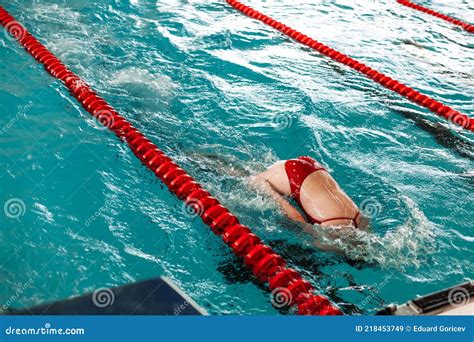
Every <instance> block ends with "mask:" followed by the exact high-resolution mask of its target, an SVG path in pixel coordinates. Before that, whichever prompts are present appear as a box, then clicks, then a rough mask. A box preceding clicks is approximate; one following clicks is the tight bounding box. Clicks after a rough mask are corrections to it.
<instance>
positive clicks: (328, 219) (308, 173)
mask: <svg viewBox="0 0 474 342" xmlns="http://www.w3.org/2000/svg"><path fill="white" fill-rule="evenodd" d="M251 183H252V184H253V185H254V186H256V187H257V188H259V189H261V190H263V191H265V192H266V193H268V194H269V195H270V196H271V197H272V198H273V199H274V200H275V201H276V202H277V204H278V205H279V207H280V208H281V209H282V210H283V212H284V213H285V214H286V215H287V216H288V217H289V218H290V219H292V220H295V221H298V222H302V223H310V224H315V223H316V224H319V225H321V226H323V227H327V226H331V227H333V226H345V227H353V228H358V229H365V228H367V226H368V219H367V218H365V217H363V216H362V215H361V212H360V210H359V208H358V207H357V205H356V204H355V203H354V202H353V201H352V200H351V199H350V198H349V196H347V195H346V193H345V192H344V191H343V190H342V189H341V188H340V187H339V185H338V184H337V183H336V181H335V180H334V178H332V177H331V175H330V174H329V172H328V171H327V170H326V169H325V168H324V167H322V166H321V165H320V164H319V163H318V162H317V161H316V160H314V159H313V158H310V157H299V158H296V159H290V160H286V161H279V162H277V163H275V164H273V165H272V166H270V167H269V168H268V169H267V170H266V171H264V172H262V173H260V174H258V175H256V176H253V177H252V178H251ZM285 197H286V198H285ZM288 197H289V198H292V199H294V200H295V201H296V203H297V204H298V206H299V208H300V209H301V212H300V211H299V210H298V209H297V208H296V207H295V206H293V205H292V204H290V202H289V201H288V200H287V198H288Z"/></svg>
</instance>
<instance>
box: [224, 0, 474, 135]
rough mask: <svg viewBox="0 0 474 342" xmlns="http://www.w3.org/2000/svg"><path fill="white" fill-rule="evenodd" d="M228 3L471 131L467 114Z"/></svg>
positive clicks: (473, 126) (473, 121) (248, 9)
mask: <svg viewBox="0 0 474 342" xmlns="http://www.w3.org/2000/svg"><path fill="white" fill-rule="evenodd" d="M226 1H227V3H228V4H229V5H231V6H232V7H234V8H235V9H237V10H239V11H240V12H242V13H244V14H245V15H247V16H249V17H251V18H253V19H257V20H260V21H261V22H263V23H265V24H267V25H269V26H271V27H273V28H275V29H277V30H278V31H280V32H282V33H284V34H285V35H287V36H289V37H290V38H293V39H294V40H296V41H298V42H300V43H301V44H304V45H306V46H308V47H310V48H312V49H314V50H316V51H318V52H320V53H322V54H323V55H326V56H328V57H330V58H332V59H333V60H335V61H337V62H339V63H342V64H344V65H347V66H348V67H350V68H352V69H354V70H357V71H358V72H360V73H361V74H363V75H365V76H367V77H368V78H370V79H372V80H373V81H375V82H377V83H379V84H381V85H383V86H384V87H385V88H387V89H390V90H392V91H394V92H396V93H398V94H400V95H402V96H404V97H406V98H408V99H409V100H411V101H413V102H415V103H417V104H418V105H420V106H423V107H425V108H427V109H429V110H431V111H432V112H433V113H435V114H438V115H439V116H441V117H443V118H445V119H447V120H449V121H451V122H453V123H455V124H456V125H458V126H461V127H463V128H465V129H467V130H470V131H474V119H472V118H469V117H468V116H467V115H465V114H462V113H460V112H458V111H456V110H454V109H452V108H451V107H449V106H446V105H444V104H442V103H441V102H438V101H436V100H435V99H433V98H431V97H429V96H427V95H424V94H422V93H420V92H419V91H417V90H415V89H413V88H410V87H408V86H406V85H405V84H403V83H400V82H398V81H397V80H394V79H392V78H390V77H388V76H387V75H385V74H383V73H381V72H378V71H377V70H374V69H372V68H370V67H368V66H367V65H365V64H363V63H361V62H359V61H356V60H355V59H353V58H351V57H349V56H347V55H345V54H343V53H341V52H339V51H336V50H334V49H332V48H330V47H329V46H327V45H324V44H323V43H320V42H318V41H317V40H315V39H312V38H310V37H308V36H307V35H305V34H303V33H301V32H298V31H296V30H294V29H292V28H291V27H288V26H286V25H284V24H283V23H281V22H279V21H276V20H275V19H273V18H271V17H269V16H267V15H265V14H263V13H260V12H258V11H256V10H254V9H253V8H251V7H249V6H246V5H244V4H243V3H241V2H239V1H237V0H226Z"/></svg>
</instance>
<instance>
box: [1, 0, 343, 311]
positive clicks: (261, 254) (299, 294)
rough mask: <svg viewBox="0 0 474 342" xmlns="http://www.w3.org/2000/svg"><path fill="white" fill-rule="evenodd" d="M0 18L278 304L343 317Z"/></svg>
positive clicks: (37, 44)
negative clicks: (189, 209) (208, 229)
mask: <svg viewBox="0 0 474 342" xmlns="http://www.w3.org/2000/svg"><path fill="white" fill-rule="evenodd" d="M0 22H1V24H2V25H3V26H4V27H5V28H6V29H7V30H8V32H9V33H10V34H11V35H12V36H13V37H15V38H16V40H18V41H19V42H20V43H21V44H22V45H23V47H24V48H25V49H26V51H28V52H29V53H30V54H31V55H32V56H33V57H34V58H35V59H36V60H37V61H38V62H40V63H42V64H43V65H44V67H45V68H46V70H47V71H48V72H49V73H50V74H51V75H52V76H53V77H56V78H57V79H59V80H61V81H62V82H63V83H64V84H65V85H66V87H67V88H68V89H69V90H70V91H71V94H72V95H73V96H74V97H75V98H76V99H77V100H78V101H79V102H80V103H81V105H82V106H83V107H84V108H85V109H86V110H87V111H88V112H89V113H90V114H92V115H93V116H94V117H95V118H97V119H98V120H99V122H100V123H102V124H103V125H104V126H106V127H108V128H109V129H110V130H111V131H112V132H114V133H115V134H116V135H117V136H118V137H119V138H120V139H122V140H124V141H126V142H127V144H128V146H129V147H130V149H131V150H132V152H133V153H134V154H135V155H136V156H137V157H138V159H140V161H141V162H142V163H143V164H144V165H145V166H146V167H148V168H149V169H150V170H151V171H153V172H154V173H155V175H156V176H157V177H159V178H160V179H161V180H162V182H163V183H164V184H166V186H167V187H168V188H169V190H170V191H171V192H172V193H173V194H175V195H176V196H177V197H178V198H180V199H181V200H183V201H184V202H185V203H186V204H187V205H188V206H189V207H191V208H192V210H193V211H194V212H195V213H196V215H199V216H200V217H201V218H202V220H203V221H204V223H205V224H206V225H208V226H209V227H210V228H211V229H212V230H213V231H214V233H216V234H217V235H219V236H220V237H221V238H222V239H223V241H224V242H225V243H226V244H227V245H228V246H229V247H230V248H231V249H232V251H233V252H234V253H235V254H236V255H238V256H239V257H241V258H242V259H243V262H244V264H245V265H246V266H247V267H248V268H249V269H250V270H251V271H252V272H253V274H254V275H255V276H256V278H257V279H258V280H260V281H261V282H263V283H266V284H268V288H269V289H270V290H271V291H272V295H273V300H272V302H273V303H274V305H275V306H276V307H283V306H290V307H296V308H297V310H298V314H300V315H342V312H341V311H340V310H339V309H338V308H337V307H336V306H335V305H334V304H332V303H331V302H329V300H328V299H327V298H326V297H324V296H321V295H316V294H314V288H313V286H312V285H311V284H310V283H309V282H308V281H306V280H304V279H303V278H302V277H301V275H300V274H299V273H298V272H297V271H295V270H293V269H291V268H288V267H286V263H285V261H284V260H283V258H282V257H281V256H279V255H278V254H277V253H275V252H274V251H273V250H272V249H271V248H270V247H269V246H266V245H264V244H263V242H262V241H261V240H260V239H259V238H258V237H257V236H256V235H255V234H253V233H252V232H251V230H250V228H248V227H246V226H244V225H242V224H240V223H239V220H238V219H237V217H235V216H234V215H233V214H232V213H231V212H230V211H229V210H228V209H226V208H225V207H224V206H223V205H222V204H221V203H220V202H219V201H218V200H217V199H216V198H214V197H212V196H211V194H210V193H209V192H207V191H206V190H204V189H203V187H202V186H201V185H200V184H198V183H197V182H196V181H195V180H194V179H193V178H192V177H191V176H190V175H188V174H187V173H186V172H185V171H184V170H183V169H182V168H180V167H179V165H178V164H176V163H175V162H173V161H172V160H171V159H170V158H169V157H168V156H166V155H165V154H164V153H163V151H161V150H160V149H159V148H158V147H157V146H156V145H155V144H153V143H152V142H151V141H150V140H148V139H147V138H146V137H145V136H144V135H143V134H142V133H141V132H140V131H139V130H138V129H136V128H135V127H133V126H132V124H131V123H129V122H128V121H127V120H126V119H125V118H123V117H122V116H121V115H120V114H119V113H117V112H116V111H115V110H114V108H112V106H110V105H109V104H108V103H107V101H105V100H104V99H103V98H101V97H100V96H98V95H97V94H96V93H95V92H94V91H93V90H92V88H91V87H90V86H89V85H87V84H86V83H85V82H84V81H83V80H82V79H81V78H80V77H79V76H77V75H76V74H75V73H73V72H72V71H71V70H69V69H68V68H67V67H66V66H65V65H64V64H63V63H62V62H61V61H60V60H59V59H58V58H56V57H55V56H54V55H53V54H52V53H51V52H50V51H49V50H48V49H47V48H46V47H45V46H44V45H43V44H41V43H40V42H39V41H38V40H37V39H36V38H35V37H33V36H32V35H31V34H30V33H29V32H28V31H27V30H26V29H25V28H24V27H23V26H22V25H21V24H20V23H19V22H18V21H16V20H15V19H14V18H13V17H12V16H11V15H10V14H9V13H8V12H7V11H6V10H5V9H4V8H3V7H1V6H0ZM280 304H281V305H280Z"/></svg>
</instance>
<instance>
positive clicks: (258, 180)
mask: <svg viewBox="0 0 474 342" xmlns="http://www.w3.org/2000/svg"><path fill="white" fill-rule="evenodd" d="M251 182H252V184H253V185H255V186H256V187H258V188H260V189H262V190H263V191H265V192H266V193H268V194H269V195H270V196H271V197H272V198H273V199H274V200H275V202H276V203H277V204H278V206H279V207H280V208H281V210H283V212H284V213H285V214H286V215H287V216H288V217H289V218H290V219H292V220H295V221H299V222H303V223H305V222H306V220H305V219H304V217H303V216H302V215H301V214H300V212H299V211H298V210H296V208H295V207H293V206H292V205H291V204H290V202H288V201H287V200H285V199H284V198H283V196H282V195H281V194H280V193H279V192H278V191H276V190H275V188H274V187H273V186H272V184H271V183H270V182H269V181H268V180H267V179H265V178H263V177H259V176H256V177H253V178H252V180H251Z"/></svg>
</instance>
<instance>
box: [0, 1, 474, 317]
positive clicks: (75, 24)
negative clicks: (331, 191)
mask: <svg viewBox="0 0 474 342" xmlns="http://www.w3.org/2000/svg"><path fill="white" fill-rule="evenodd" d="M420 3H421V4H425V5H430V6H432V7H435V8H437V9H438V10H440V11H442V12H444V13H447V14H451V15H453V16H457V17H459V18H463V19H465V20H467V21H469V20H470V21H471V22H472V21H474V20H472V19H473V18H472V13H473V10H474V7H473V5H472V4H470V3H468V1H462V0H457V1H451V2H449V4H443V3H441V2H438V1H421V2H420ZM0 4H1V5H3V6H4V7H5V8H6V9H7V10H9V11H10V12H11V13H12V14H13V15H14V16H16V17H17V19H18V20H19V21H20V22H22V23H23V24H24V25H25V26H26V27H27V28H28V29H29V30H30V31H31V32H32V33H33V34H34V35H36V36H37V38H38V39H40V40H41V41H42V42H43V43H45V45H46V46H47V47H48V48H49V49H50V50H52V52H54V53H55V54H56V55H57V56H58V57H59V58H60V59H62V60H63V61H64V62H65V63H66V64H67V65H68V66H69V67H70V68H71V69H72V70H74V71H75V72H76V73H77V74H78V75H80V76H81V77H83V78H84V79H85V80H86V81H87V82H88V83H90V84H91V85H92V87H93V88H95V89H96V90H97V91H98V93H99V94H100V95H101V96H103V97H104V98H106V99H107V100H108V101H109V102H110V103H111V104H112V105H113V106H114V107H115V108H116V109H117V110H118V111H119V112H120V113H121V114H122V115H124V116H125V117H126V118H127V119H128V120H130V121H131V122H132V123H133V124H134V125H136V126H137V127H138V128H139V129H141V130H142V132H143V133H144V134H145V135H147V136H148V137H149V138H150V139H152V140H153V141H154V142H155V143H156V144H157V145H158V146H159V147H160V148H161V149H163V150H164V151H165V152H166V153H168V154H169V155H170V156H172V157H173V158H174V159H175V160H176V161H177V162H178V163H180V164H181V165H182V166H183V167H184V168H185V169H186V170H188V171H189V173H190V174H191V175H192V176H194V177H195V178H196V179H197V180H198V181H200V182H201V183H203V184H204V185H205V187H206V188H208V189H209V190H210V191H211V192H212V193H213V194H214V195H215V196H216V197H218V198H219V199H220V200H221V202H222V203H224V204H225V205H226V206H227V207H228V208H230V209H231V210H232V211H234V212H235V214H236V215H237V216H238V217H239V218H240V220H241V222H243V223H245V224H246V225H248V226H250V227H252V229H254V230H255V231H256V233H257V234H258V235H259V236H261V237H262V238H264V240H265V241H266V242H267V243H268V244H270V245H271V246H272V247H273V248H274V249H275V250H276V251H277V252H279V253H281V254H282V255H283V256H284V257H285V259H286V260H287V261H288V263H289V264H290V266H292V267H294V268H296V269H297V270H299V271H300V272H301V273H302V274H303V275H304V276H305V277H306V278H307V279H309V280H310V281H311V282H313V284H314V285H315V286H316V287H317V288H319V289H321V291H322V292H323V293H324V294H326V295H328V296H329V297H331V298H332V300H333V301H335V302H337V303H338V304H339V305H340V306H341V307H342V308H343V310H344V311H345V312H347V313H364V314H370V313H373V312H375V311H376V310H377V309H379V308H381V307H383V306H384V305H386V304H388V303H392V302H404V301H406V300H408V299H410V298H412V297H414V296H416V295H422V294H426V293H428V292H432V291H435V290H439V289H441V288H444V287H448V286H452V285H454V284H456V283H459V282H462V281H464V280H466V279H470V278H472V277H473V275H474V266H473V263H472V261H473V250H474V249H473V245H474V233H473V231H472V227H473V225H472V219H473V217H472V212H473V211H474V205H473V203H472V193H473V191H472V190H473V186H474V162H473V160H474V148H473V144H474V139H473V135H472V134H470V133H465V132H459V131H456V130H453V127H450V126H449V125H448V124H446V123H444V122H442V121H440V120H438V118H437V117H435V115H434V114H431V113H429V112H427V111H425V110H423V109H420V108H418V107H417V106H415V105H413V104H411V103H409V102H407V101H406V100H404V99H402V98H400V97H399V96H397V95H394V94H392V93H390V92H389V91H386V90H385V89H382V88H381V87H380V86H377V85H375V84H373V83H372V82H371V81H369V80H367V79H366V78H364V77H363V76H361V75H359V74H357V73H356V72H354V71H351V70H348V69H346V68H344V67H342V66H340V65H338V64H337V63H335V62H332V61H330V60H328V59H327V58H324V57H322V56H320V55H319V54H317V53H316V52H314V51H311V50H309V49H307V48H305V47H302V46H299V45H297V44H295V43H294V42H292V41H290V40H289V39H287V38H286V37H283V36H282V35H281V34H279V33H277V32H275V31H274V30H272V29H271V28H269V27H266V26H265V25H263V24H261V23H258V22H256V21H253V20H251V19H249V18H247V17H245V16H243V15H242V14H241V13H239V12H237V11H235V10H234V9H232V8H231V7H229V6H228V5H227V4H225V2H223V1H158V2H154V1H139V0H134V1H132V0H130V1H112V0H104V1H84V0H63V1H61V3H60V4H57V1H33V2H31V1H20V0H13V1H2V0H0ZM246 4H249V5H252V6H255V7H256V8H258V9H261V10H263V11H264V12H265V13H267V14H268V15H271V16H273V17H274V18H275V19H278V20H281V21H283V22H285V23H286V24H287V25H290V26H294V27H295V28H297V29H300V30H301V31H303V32H304V33H306V34H308V35H310V36H312V37H314V38H316V39H318V40H320V41H322V42H324V43H326V44H328V45H330V46H332V47H333V48H336V49H339V50H341V51H342V52H344V53H346V54H348V55H350V56H352V57H355V58H357V59H359V60H360V61H362V62H365V63H367V64H368V65H370V66H372V67H374V68H378V69H379V70H380V71H382V72H385V73H387V74H389V75H391V76H392V77H395V78H397V79H399V80H400V81H403V82H405V83H407V84H408V85H411V86H412V87H414V88H416V89H418V90H420V91H422V92H425V93H426V94H429V95H431V96H433V97H435V98H436V99H439V100H441V101H442V102H445V103H446V104H448V105H450V106H452V107H454V108H455V109H457V110H460V111H462V112H464V113H467V114H470V115H471V116H472V115H473V114H472V113H473V112H474V102H473V98H474V77H473V76H474V57H473V51H474V40H473V38H472V35H469V34H467V33H466V32H463V31H462V30H461V29H458V28H454V27H452V25H450V24H449V23H446V22H443V21H440V20H437V19H435V18H432V17H430V16H427V15H425V14H423V13H419V12H416V11H413V10H411V9H409V8H406V7H403V6H400V5H398V4H396V3H395V2H394V1H377V2H355V1H331V2H328V1H300V2H298V3H297V4H295V2H293V1H289V0H285V1H266V2H258V1H246ZM469 11H470V12H469ZM469 13H471V18H469V17H468V15H469ZM0 112H1V115H0V128H1V130H0V143H1V144H0V189H1V192H0V196H1V197H0V204H1V205H2V207H4V209H5V208H7V209H8V210H4V212H2V213H1V214H2V216H1V219H0V223H1V227H0V228H1V229H0V279H1V282H0V305H2V306H3V308H4V309H5V308H7V307H24V306H30V305H35V304H40V303H44V302H47V301H51V300H55V299H59V298H66V297H71V296H75V295H79V294H82V293H85V292H87V291H90V290H93V289H95V288H97V287H103V286H117V285H122V284H125V283H129V282H133V281H137V280H143V279H148V278H152V277H155V276H158V275H166V276H168V277H170V278H171V279H173V280H174V281H175V282H176V283H177V284H178V285H179V286H180V287H181V288H182V289H183V290H185V291H186V292H187V293H188V294H189V295H190V296H191V297H192V298H194V299H195V300H196V301H197V302H198V303H199V304H200V305H202V306H203V307H204V308H205V309H206V310H208V311H209V312H210V313H212V314H278V313H282V312H279V311H278V310H276V309H274V308H273V307H272V305H271V304H270V296H269V294H268V293H267V292H266V291H265V290H264V289H263V288H261V287H259V286H258V285H257V284H256V283H255V282H253V281H252V277H251V276H250V274H249V273H248V272H247V271H246V270H245V269H243V268H242V266H241V263H240V261H239V260H238V259H236V258H235V257H234V256H233V255H232V254H231V252H230V250H229V249H228V248H227V246H225V245H224V244H223V242H221V240H220V238H218V237H216V236H215V235H213V233H211V232H210V230H209V229H208V227H207V226H205V225H204V224H202V223H201V221H200V219H197V218H194V217H192V216H191V215H189V213H187V212H186V211H185V210H184V209H183V206H182V203H181V202H180V201H179V200H177V199H176V198H174V197H173V196H172V195H170V194H169V193H168V191H167V190H166V189H165V188H164V187H163V185H162V184H161V183H160V182H159V181H157V180H156V178H155V177H154V175H153V174H151V173H150V172H149V171H147V169H145V168H144V167H143V166H142V165H141V164H140V163H139V161H138V160H137V159H136V158H135V157H134V156H133V154H132V153H131V152H130V151H129V150H128V148H127V147H126V146H125V145H124V144H123V143H121V142H119V141H118V140H117V139H116V138H115V136H114V135H112V134H111V133H109V132H108V131H106V130H104V129H103V128H101V127H99V126H98V125H97V124H96V123H95V122H94V120H93V119H92V118H91V117H90V115H89V114H88V113H86V112H85V111H84V110H82V109H81V108H80V107H79V105H78V103H77V102H76V101H75V100H74V99H73V98H72V97H71V96H70V95H69V94H68V92H67V91H66V90H65V89H64V88H63V86H62V85H61V84H60V83H59V81H56V80H55V79H53V78H51V77H50V76H49V75H48V74H47V73H46V72H45V71H44V70H43V68H42V67H41V66H40V65H38V64H37V63H36V62H35V61H34V59H33V58H32V57H30V56H29V55H28V54H27V53H26V52H25V51H24V50H23V49H22V48H21V47H20V46H19V45H18V44H17V43H16V42H15V41H12V40H11V39H10V38H8V37H7V36H6V35H4V34H3V32H2V33H1V34H0ZM299 155H312V156H314V157H315V158H317V159H319V160H321V162H322V163H323V164H324V165H326V166H327V167H328V169H329V170H330V171H331V172H332V174H333V175H334V177H335V178H336V179H337V180H338V181H339V183H340V184H341V186H342V187H343V188H344V189H345V190H346V192H347V193H348V194H349V195H350V196H352V197H353V198H354V200H355V202H356V203H358V204H362V203H364V205H365V207H366V208H365V209H366V210H367V211H370V213H371V214H373V216H374V217H373V219H372V229H373V231H372V233H370V234H359V236H357V237H356V239H360V240H362V241H364V242H365V243H368V247H367V248H363V249H357V248H356V249H350V250H347V251H346V252H347V254H348V257H343V256H340V255H336V254H333V253H325V252H321V251H318V250H317V248H315V247H313V246H312V239H311V237H310V236H309V235H307V234H304V233H303V234H302V233H301V228H300V227H298V226H297V225H295V224H293V223H291V222H289V221H288V220H286V219H285V218H284V217H283V216H282V215H281V214H280V213H279V212H278V211H277V210H276V208H275V206H274V205H273V204H272V203H271V201H269V200H268V199H267V198H265V197H262V196H260V195H258V194H256V193H255V192H254V191H253V190H252V189H251V188H249V187H248V186H247V184H246V181H245V176H247V175H249V174H253V173H256V172H258V171H261V170H263V169H264V168H265V167H266V166H268V165H269V164H271V163H272V162H274V161H276V160H279V159H287V158H291V157H295V156H299ZM15 205H16V206H15ZM15 209H18V210H19V211H15ZM4 214H5V215H4ZM7 214H8V215H7ZM315 229H317V228H315ZM334 244H336V245H338V246H339V247H340V248H342V249H344V246H343V245H341V244H340V243H339V242H337V241H336V242H334Z"/></svg>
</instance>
